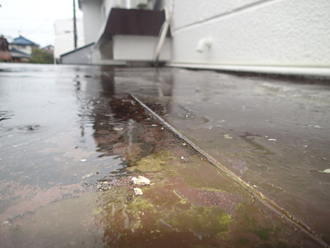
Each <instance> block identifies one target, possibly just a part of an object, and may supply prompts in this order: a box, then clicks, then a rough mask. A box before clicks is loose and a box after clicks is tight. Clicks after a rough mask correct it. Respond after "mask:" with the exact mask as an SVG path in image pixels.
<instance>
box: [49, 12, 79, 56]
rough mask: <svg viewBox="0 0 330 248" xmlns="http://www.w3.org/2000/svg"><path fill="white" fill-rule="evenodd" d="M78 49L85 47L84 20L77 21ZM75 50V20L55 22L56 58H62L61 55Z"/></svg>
mask: <svg viewBox="0 0 330 248" xmlns="http://www.w3.org/2000/svg"><path fill="white" fill-rule="evenodd" d="M76 25H77V37H78V40H77V47H81V46H84V45H85V39H84V28H83V20H82V18H78V19H77V24H76ZM73 49H74V35H73V20H72V19H66V20H57V21H55V45H54V56H55V58H57V59H58V58H60V55H61V54H64V53H67V52H69V51H72V50H73Z"/></svg>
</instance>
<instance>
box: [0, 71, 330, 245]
mask: <svg viewBox="0 0 330 248" xmlns="http://www.w3.org/2000/svg"><path fill="white" fill-rule="evenodd" d="M1 66H2V67H4V70H1V71H0V99H1V101H0V151H1V153H0V172H1V173H0V194H1V198H0V237H1V238H0V247H317V246H320V247H322V246H321V245H320V244H319V243H318V242H316V240H315V239H314V238H312V236H311V235H309V234H308V233H307V232H305V231H304V230H302V229H301V228H299V226H297V225H294V224H293V223H292V222H291V221H288V220H287V218H286V217H285V216H283V215H281V214H278V213H276V212H274V211H273V210H271V208H269V207H267V206H266V205H264V204H263V202H261V201H260V200H258V199H256V198H255V197H254V196H253V195H251V194H250V193H249V192H248V191H246V190H245V189H243V188H242V187H241V186H240V185H238V184H237V183H236V182H235V181H233V180H231V179H230V178H229V177H227V176H226V175H225V174H224V173H222V172H221V171H220V170H218V169H217V168H215V167H214V166H213V165H211V164H210V163H209V162H208V161H207V160H206V159H205V157H203V156H201V155H200V154H199V153H198V152H196V151H195V150H194V149H192V148H191V147H190V146H189V145H187V144H186V143H185V142H184V141H182V140H181V139H179V138H178V137H177V136H176V135H174V134H173V133H172V132H171V131H170V130H168V129H167V128H166V126H164V125H163V123H161V122H159V121H158V120H157V119H155V118H154V116H152V115H151V114H150V113H149V112H148V111H147V110H146V109H144V108H143V107H142V106H141V105H139V103H138V102H136V101H135V100H134V99H133V98H132V97H130V95H129V94H133V95H135V96H138V97H139V98H141V99H142V100H143V101H144V102H145V103H147V104H148V105H149V106H150V107H151V108H152V109H153V110H155V111H156V112H157V113H158V114H160V115H162V116H163V117H165V118H167V120H168V121H170V122H171V123H172V125H173V126H175V127H176V128H177V129H179V130H180V131H182V132H183V133H185V134H186V136H187V137H188V138H190V139H191V140H193V141H194V142H196V143H198V145H200V147H202V149H205V150H207V151H210V152H211V153H212V155H214V156H215V157H216V155H219V157H217V158H219V159H220V161H221V163H224V164H225V165H226V166H228V167H229V168H230V169H232V170H233V171H234V172H236V173H237V174H238V175H239V176H241V177H242V178H243V179H244V180H246V181H249V180H251V183H253V184H256V186H257V187H259V185H258V182H259V181H258V179H259V180H261V179H262V180H264V181H266V180H269V183H271V184H274V185H277V184H276V182H273V181H271V180H275V179H281V180H279V181H280V184H282V180H283V181H284V182H285V180H290V179H291V181H292V182H291V185H292V191H290V190H288V192H289V193H292V194H293V195H295V194H297V190H296V189H297V188H299V187H300V186H301V185H303V187H307V186H305V185H304V184H301V180H300V179H295V178H294V177H293V179H292V178H285V177H284V178H283V179H282V178H281V177H282V176H283V173H286V170H284V172H281V170H278V171H279V172H277V171H276V170H275V169H274V168H272V167H276V165H277V163H278V160H279V158H278V157H279V155H278V154H279V153H280V152H282V150H281V147H277V146H275V148H274V145H273V143H272V142H277V141H278V140H280V137H281V136H277V132H276V131H272V132H269V133H267V134H268V135H269V136H268V137H267V138H265V135H266V134H265V133H266V130H263V129H262V128H260V130H259V131H258V132H251V130H249V128H243V127H246V126H250V125H257V124H258V122H257V121H258V120H257V119H256V118H253V120H256V123H244V124H242V123H241V120H239V119H238V118H240V116H242V115H245V113H240V112H239V111H238V110H236V112H235V107H237V106H239V105H240V101H239V99H240V97H239V96H241V98H242V97H244V98H245V97H247V96H245V95H244V94H243V93H242V92H238V94H237V91H235V89H236V87H237V85H235V83H234V84H230V83H225V84H224V85H221V84H220V85H219V84H218V85H212V84H214V83H215V82H218V83H219V81H220V82H222V81H221V80H218V79H217V80H215V79H213V80H211V78H212V77H214V74H212V73H211V74H205V73H201V74H198V73H196V74H195V75H194V77H193V78H192V77H191V76H189V74H190V73H188V74H187V73H186V71H184V70H176V69H174V70H172V69H153V68H113V67H98V66H40V65H4V64H2V65H1ZM205 75H206V76H205ZM210 75H211V76H210ZM205 77H206V79H205ZM227 79H228V78H227ZM229 79H232V78H230V77H229ZM194 80H195V81H194ZM202 80H206V83H207V84H208V85H204V83H203V81H202ZM188 81H189V84H187V83H188ZM201 81H202V83H201ZM236 83H237V82H236ZM259 86H260V85H259ZM210 87H211V88H210ZM212 87H213V88H212ZM260 87H266V89H267V87H268V86H260ZM253 89H255V88H253ZM224 90H229V91H230V92H232V91H235V92H234V93H232V95H230V94H228V92H227V94H224V93H223V91H224ZM257 90H259V89H257ZM193 92H195V93H193ZM256 94H257V95H258V94H262V93H261V92H257V93H256ZM267 94H268V93H266V95H267ZM325 94H326V93H325ZM223 95H227V98H226V101H224V102H222V103H226V102H227V101H229V98H230V97H232V98H233V99H235V101H234V103H232V104H229V102H227V105H225V107H227V108H228V109H229V110H230V112H233V113H236V114H237V115H235V114H233V115H231V114H230V113H226V111H225V107H223V109H222V111H221V112H219V108H217V107H216V106H219V104H218V103H217V102H216V101H219V103H220V104H222V103H221V101H220V100H221V99H222V98H223V97H224V96H223ZM235 97H236V98H235ZM249 98H250V96H249ZM251 98H252V97H251ZM266 98H267V97H266ZM273 98H274V95H273ZM324 99H326V95H325V97H324ZM324 99H323V100H324ZM323 100H322V101H319V102H318V103H315V104H318V105H317V106H319V109H320V111H323V112H324V111H325V112H326V110H325V109H323V108H322V107H323V106H324V105H326V104H327V102H326V100H324V101H323ZM269 101H270V100H269ZM235 104H236V105H235ZM256 104H259V103H256ZM322 104H323V105H322ZM230 106H232V108H234V109H231V107H230ZM302 107H306V106H305V105H303V104H302ZM228 109H227V110H228ZM244 109H245V108H244ZM260 111H261V110H260ZM261 112H262V111H261ZM323 112H322V113H323ZM239 113H240V114H239ZM252 115H253V114H252ZM316 116H317V114H316ZM231 117H232V118H233V119H232V122H230V123H231V125H227V123H228V120H230V118H231ZM328 117H329V116H328ZM306 118H307V117H306ZM234 120H235V121H236V122H235V121H234ZM252 122H253V121H252ZM288 123H290V121H289V120H286V122H284V125H283V126H284V127H285V126H287V125H289V124H288ZM309 123H310V125H312V126H311V130H312V131H315V130H316V129H317V130H319V129H321V128H317V127H315V126H320V127H321V126H322V129H324V128H327V126H326V123H325V122H322V121H315V122H309ZM303 125H305V123H303ZM280 127H281V128H282V126H280ZM306 128H309V127H308V125H307V127H306ZM314 129H315V130H314ZM212 130H213V131H214V130H216V135H215V133H212V132H211V133H209V132H208V131H212ZM288 130H291V129H290V128H288ZM308 130H310V129H308ZM295 131H296V130H293V134H292V136H294V134H295ZM308 134H310V133H309V132H308ZM314 134H315V135H317V133H311V135H314ZM220 137H221V138H220ZM323 138H324V142H325V143H324V144H325V145H326V144H327V143H326V142H327V138H326V137H323ZM265 139H266V141H265ZM269 139H276V141H273V140H269ZM305 139H306V142H307V141H308V142H310V143H308V145H311V146H312V147H314V145H315V147H314V148H317V144H314V143H313V144H314V145H313V144H311V141H310V140H308V137H306V138H305ZM290 140H291V138H290ZM299 142H300V141H299V140H294V144H298V143H299ZM275 144H277V143H275ZM289 144H291V143H289ZM289 144H288V145H289ZM306 144H307V143H306ZM299 151H300V150H299ZM240 154H244V156H241V155H240ZM292 154H294V153H292ZM318 154H320V155H322V156H323V157H325V159H326V160H322V161H328V160H327V159H328V158H327V157H326V155H327V154H326V153H323V151H318ZM297 157H298V158H299V155H297ZM294 158H295V157H294ZM284 159H286V160H289V162H291V163H293V160H294V159H293V158H292V157H290V156H289V157H288V156H287V157H285V158H283V160H284ZM256 160H257V161H256ZM274 161H275V162H274ZM298 161H299V160H298ZM305 163H307V162H306V161H305ZM253 166H257V167H256V168H253ZM258 166H260V168H259V167H258ZM287 166H288V167H290V166H291V167H292V165H291V164H290V163H288V165H287ZM295 166H296V167H294V169H295V170H298V171H299V170H303V169H301V167H300V166H298V165H295ZM306 166H307V167H308V171H309V172H310V175H311V177H306V178H307V180H309V184H308V185H309V187H310V188H311V189H312V190H313V191H314V192H320V189H321V188H319V187H316V186H315V185H314V184H313V183H314V181H313V180H312V179H311V178H315V177H317V176H316V175H317V173H320V172H319V171H321V170H322V169H326V168H325V167H326V165H324V168H323V167H320V168H319V167H317V166H321V165H314V166H316V167H312V166H311V165H306ZM322 166H323V164H322ZM269 168H272V169H273V170H274V172H273V173H268V174H267V173H265V176H264V174H263V172H264V171H269V170H270V169H269ZM281 168H282V167H281ZM284 168H286V167H285V166H284ZM276 173H277V174H276ZM281 173H282V174H281ZM314 174H315V175H314ZM256 175H258V177H257V176H256ZM270 175H273V178H272V177H271V176H270ZM301 175H303V176H305V174H301ZM322 175H324V174H322ZM138 176H144V177H146V178H148V179H150V181H151V184H150V185H135V184H133V182H132V178H133V177H138ZM317 180H323V181H325V182H328V181H327V180H328V179H327V178H326V177H325V178H318V179H317ZM323 181H322V182H323ZM287 183H288V187H289V182H287ZM261 185H262V186H263V185H266V184H265V183H263V184H261ZM320 185H321V184H320ZM284 186H285V185H284ZM260 187H261V186H260ZM320 187H321V186H320ZM322 187H325V189H326V190H329V186H328V184H324V185H323V186H322ZM134 188H140V189H141V190H142V192H143V195H139V196H137V195H135V193H134ZM274 188H276V187H275V186H274ZM289 188H290V187H289ZM262 190H264V191H265V192H264V193H265V194H266V193H267V192H268V191H267V190H269V195H271V196H273V194H272V193H273V192H272V190H273V188H272V187H271V188H270V189H268V188H265V189H262ZM328 193H329V192H328V191H324V192H323V194H324V195H325V196H327V195H328ZM307 196H308V195H307ZM325 196H320V197H319V196H314V197H315V198H316V203H315V205H316V208H315V209H317V208H319V209H320V213H323V212H322V211H323V208H325V207H326V204H327V202H322V201H321V200H324V199H325V198H324V197H325ZM274 199H275V201H277V200H278V199H277V198H276V195H275V196H274ZM284 199H285V200H283V202H281V203H283V204H287V205H286V206H284V207H287V208H290V207H292V205H293V206H295V205H294V204H296V203H295V202H294V201H295V199H296V198H295V197H292V198H290V197H288V196H285V198H284ZM291 199H294V200H292V201H293V202H291V201H290V200H291ZM319 200H320V201H319ZM290 204H291V205H290ZM315 209H312V210H313V211H316V210H315ZM299 211H302V210H301V209H299ZM303 213H305V212H303ZM317 221H318V222H319V224H321V225H323V226H326V224H325V223H323V222H322V223H321V221H320V220H317ZM325 235H327V234H325Z"/></svg>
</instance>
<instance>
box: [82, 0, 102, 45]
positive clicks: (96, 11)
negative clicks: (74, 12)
mask: <svg viewBox="0 0 330 248" xmlns="http://www.w3.org/2000/svg"><path fill="white" fill-rule="evenodd" d="M81 10H82V11H83V15H84V16H83V19H84V37H85V44H89V43H92V42H95V41H96V39H97V38H98V35H99V32H100V30H101V27H102V25H103V21H104V20H103V17H104V14H103V13H102V1H98V0H97V1H96V0H85V1H82V2H81Z"/></svg>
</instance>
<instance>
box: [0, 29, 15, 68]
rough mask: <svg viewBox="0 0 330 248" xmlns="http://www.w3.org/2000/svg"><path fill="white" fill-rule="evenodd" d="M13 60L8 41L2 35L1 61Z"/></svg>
mask: <svg viewBox="0 0 330 248" xmlns="http://www.w3.org/2000/svg"><path fill="white" fill-rule="evenodd" d="M11 60H12V58H11V54H10V52H9V48H8V41H7V39H6V38H5V37H4V36H3V35H1V36H0V61H4V62H9V61H11Z"/></svg>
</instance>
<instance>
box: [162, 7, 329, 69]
mask: <svg viewBox="0 0 330 248" xmlns="http://www.w3.org/2000/svg"><path fill="white" fill-rule="evenodd" d="M173 1H175V2H173ZM172 3H174V12H173V31H174V39H173V44H172V51H171V62H176V63H196V64H220V65H221V64H222V65H263V66H264V65H266V66H313V67H330V42H329V41H330V18H329V13H330V1H329V0H318V1H310V0H262V1H257V0H244V1H241V0H222V1H220V0H208V1H199V0H167V1H166V5H167V6H172ZM205 37H211V38H212V41H213V42H212V45H211V47H210V48H207V47H205V49H204V52H202V53H200V52H197V49H196V48H197V45H198V43H199V41H200V40H201V39H203V38H205Z"/></svg>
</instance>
